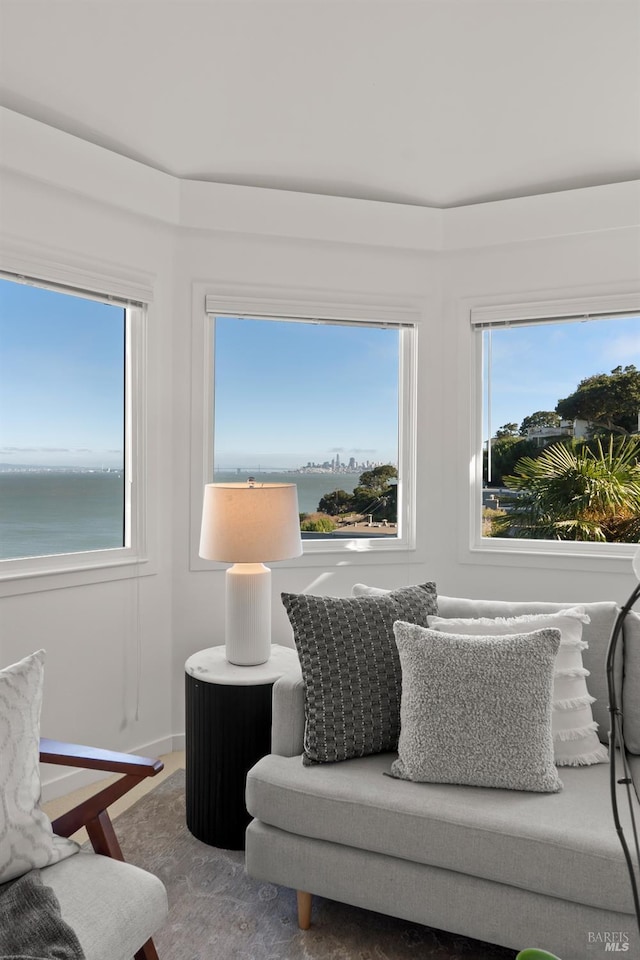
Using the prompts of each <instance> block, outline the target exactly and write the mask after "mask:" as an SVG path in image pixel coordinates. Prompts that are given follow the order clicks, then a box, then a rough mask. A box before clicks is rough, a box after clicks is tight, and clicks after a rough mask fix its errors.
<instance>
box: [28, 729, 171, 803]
mask: <svg viewBox="0 0 640 960" xmlns="http://www.w3.org/2000/svg"><path fill="white" fill-rule="evenodd" d="M175 750H184V734H178V735H176V736H171V737H162V738H161V739H160V740H154V741H152V742H151V743H144V744H142V745H141V746H140V747H137V748H136V749H135V750H128V751H127V753H131V754H139V755H140V756H143V757H160V756H162V755H163V754H165V753H173V752H174V751H175ZM40 769H41V773H40V775H41V778H42V797H41V800H42V803H48V801H49V800H57V799H58V797H64V796H66V795H67V794H68V793H72V792H73V791H74V790H78V789H80V788H81V787H87V786H89V785H90V784H92V783H97V782H98V781H99V780H104V779H106V778H107V777H110V776H113V774H110V773H103V772H102V771H100V770H82V769H80V768H78V767H61V766H60V767H59V766H57V765H52V764H43V765H42V766H41V768H40Z"/></svg>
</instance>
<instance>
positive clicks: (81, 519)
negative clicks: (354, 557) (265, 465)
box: [0, 470, 360, 560]
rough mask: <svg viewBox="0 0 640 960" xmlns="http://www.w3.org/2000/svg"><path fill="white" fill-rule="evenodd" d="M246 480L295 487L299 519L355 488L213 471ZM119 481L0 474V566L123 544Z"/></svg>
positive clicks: (305, 477) (334, 478) (323, 477)
mask: <svg viewBox="0 0 640 960" xmlns="http://www.w3.org/2000/svg"><path fill="white" fill-rule="evenodd" d="M249 475H251V476H254V477H255V478H256V480H257V481H258V482H261V483H295V484H296V486H297V488H298V506H299V508H300V512H301V513H313V512H314V511H315V510H317V509H318V503H319V502H320V500H321V498H322V497H323V496H324V495H325V493H330V492H331V491H333V490H346V491H347V492H348V493H351V492H352V491H353V489H354V488H355V487H356V486H357V485H358V480H359V479H360V474H359V473H357V474H356V473H346V474H331V473H276V472H273V473H260V472H258V471H255V472H253V473H251V474H249V473H248V472H247V473H241V474H238V473H237V472H236V471H235V470H234V471H224V472H223V471H221V470H217V471H216V473H215V478H214V479H215V482H216V483H230V482H231V483H237V482H239V481H245V480H246V479H247V477H248V476H249ZM123 505H124V479H123V475H122V474H120V473H103V472H102V471H98V472H96V473H71V472H68V473H65V472H62V471H61V472H48V471H46V472H42V473H38V472H35V471H33V472H31V471H29V472H22V473H0V560H15V559H19V558H20V557H39V556H50V555H52V554H58V553H80V552H82V551H85V550H108V549H113V548H115V547H122V546H123V543H124V529H123V515H124V509H123Z"/></svg>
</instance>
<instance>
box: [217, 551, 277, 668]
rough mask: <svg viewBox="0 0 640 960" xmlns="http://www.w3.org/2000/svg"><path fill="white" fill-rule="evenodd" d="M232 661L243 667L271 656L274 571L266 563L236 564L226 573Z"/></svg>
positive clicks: (228, 644)
mask: <svg viewBox="0 0 640 960" xmlns="http://www.w3.org/2000/svg"><path fill="white" fill-rule="evenodd" d="M225 588H226V615H225V620H226V639H225V651H226V657H227V660H228V661H229V663H236V664H238V665H239V666H242V667H250V666H255V665H256V664H258V663H265V662H266V661H267V660H268V659H269V657H270V656H271V570H270V569H269V567H265V565H264V564H263V563H234V565H233V566H232V567H230V568H229V569H228V570H227V572H226V574H225Z"/></svg>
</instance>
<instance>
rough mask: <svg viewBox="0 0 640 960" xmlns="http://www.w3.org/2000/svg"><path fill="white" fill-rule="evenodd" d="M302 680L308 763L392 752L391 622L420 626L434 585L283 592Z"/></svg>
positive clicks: (395, 726) (394, 653) (432, 606)
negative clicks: (340, 593)
mask: <svg viewBox="0 0 640 960" xmlns="http://www.w3.org/2000/svg"><path fill="white" fill-rule="evenodd" d="M282 602H283V603H284V606H285V609H286V611H287V614H288V616H289V620H290V621H291V625H292V627H293V633H294V639H295V644H296V647H297V650H298V655H299V657H300V666H301V669H302V676H303V680H304V696H305V733H304V754H303V760H304V762H305V763H306V764H311V763H331V762H334V761H337V760H346V759H348V758H350V757H358V756H365V755H367V754H370V753H381V752H382V751H384V750H394V749H395V748H396V746H397V743H398V735H399V733H400V692H401V687H402V675H401V671H400V659H399V657H398V650H397V647H396V642H395V639H394V636H393V624H394V622H395V621H396V620H407V621H409V622H411V623H419V624H422V625H423V626H425V627H426V625H427V617H428V616H429V614H435V613H437V612H438V611H437V603H436V588H435V584H433V583H426V584H424V585H422V586H419V587H417V586H416V587H406V588H405V589H402V590H397V591H394V592H393V593H389V594H387V595H385V596H383V597H359V598H352V597H346V598H345V597H322V596H314V595H312V594H291V593H283V594H282Z"/></svg>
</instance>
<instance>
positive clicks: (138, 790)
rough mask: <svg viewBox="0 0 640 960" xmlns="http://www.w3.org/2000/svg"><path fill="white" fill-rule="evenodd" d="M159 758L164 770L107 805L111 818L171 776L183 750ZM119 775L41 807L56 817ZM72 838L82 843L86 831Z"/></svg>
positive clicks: (181, 758)
mask: <svg viewBox="0 0 640 960" xmlns="http://www.w3.org/2000/svg"><path fill="white" fill-rule="evenodd" d="M160 759H161V760H162V762H163V763H164V770H163V771H162V772H161V773H159V774H158V775H157V776H155V777H149V778H148V779H146V780H143V781H142V782H141V783H140V784H139V785H138V786H137V787H135V788H134V789H133V790H131V791H130V792H129V793H127V794H126V796H124V797H122V798H121V799H120V800H117V801H116V803H114V804H113V806H111V807H109V814H110V816H111V818H112V819H113V818H114V817H117V816H118V814H119V813H122V811H123V810H126V809H127V807H130V806H131V805H132V804H134V803H135V802H136V800H139V799H140V797H143V796H144V795H145V793H149V791H150V790H153V788H154V787H157V786H158V784H159V783H161V782H162V780H165V779H166V778H167V777H169V776H171V774H172V773H174V772H175V771H176V770H179V769H180V768H183V767H184V750H176V751H175V752H174V753H166V754H164V756H161V757H160ZM119 779H120V776H119V775H118V774H116V775H115V776H113V777H107V778H105V779H104V780H101V781H100V784H99V787H98V784H97V783H92V784H90V785H89V786H88V787H81V788H80V789H79V790H74V791H73V792H72V793H69V794H66V795H65V796H63V797H58V798H57V799H56V800H49V801H48V803H43V804H42V809H43V810H44V812H45V813H46V814H47V816H48V817H49V819H50V820H55V818H56V817H58V816H60V814H61V813H65V811H67V810H70V809H71V808H72V807H74V806H75V805H76V804H77V803H81V802H82V801H83V800H85V799H86V798H87V797H90V796H91V795H92V794H94V793H96V792H97V790H98V789H102V788H103V787H105V786H106V785H107V784H108V783H110V782H113V781H115V780H119ZM73 839H74V840H77V841H78V843H84V842H85V840H86V839H87V834H86V831H85V830H84V829H83V830H79V831H78V833H76V834H74V835H73Z"/></svg>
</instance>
